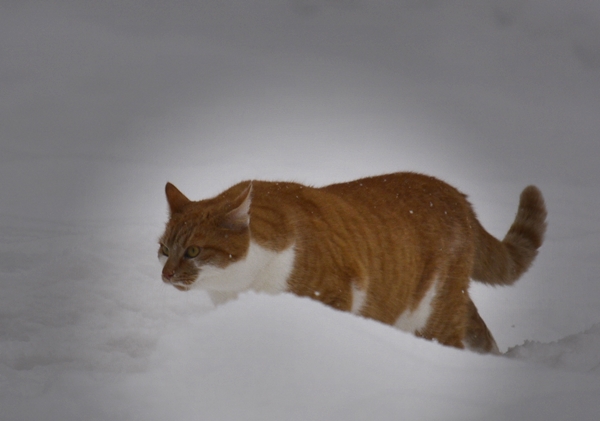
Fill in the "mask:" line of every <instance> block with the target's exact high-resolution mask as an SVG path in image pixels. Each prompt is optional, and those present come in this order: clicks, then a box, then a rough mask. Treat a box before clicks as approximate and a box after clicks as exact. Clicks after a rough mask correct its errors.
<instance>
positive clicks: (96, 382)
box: [0, 0, 600, 421]
mask: <svg viewBox="0 0 600 421" xmlns="http://www.w3.org/2000/svg"><path fill="white" fill-rule="evenodd" d="M165 4H166V3H165ZM0 81H1V82H2V90H0V128H1V129H0V197H1V198H2V202H1V204H0V408H2V410H1V412H2V417H1V418H2V419H6V420H11V421H12V420H38V419H43V420H81V419H85V420H113V419H119V420H138V419H139V420H145V421H152V420H164V419H174V420H199V419H206V420H237V419H243V420H253V419H256V420H258V419H260V420H265V419H286V420H288V419H289V420H295V419H298V420H307V419H323V420H361V419H377V420H388V419H389V420H392V419H394V420H395V419H406V420H481V419H486V420H506V419H527V420H545V421H546V420H564V419H579V420H595V419H597V414H598V413H600V403H599V402H598V399H597V397H598V395H599V394H600V369H599V368H598V367H600V282H599V279H598V273H599V272H600V263H599V262H600V247H599V245H600V244H599V243H600V217H599V216H598V215H600V199H599V198H598V194H597V183H598V180H599V179H600V169H599V168H600V167H599V166H598V164H597V161H598V157H599V156H600V142H599V141H598V133H600V119H598V110H600V7H599V6H598V3H597V2H595V1H589V0H573V1H570V2H562V1H557V0H544V1H542V0H526V1H522V0H521V1H516V0H485V1H475V0H448V1H445V2H441V1H417V0H403V1H384V0H375V1H368V2H367V1H361V0H290V1H274V0H244V1H241V0H227V1H223V0H220V1H216V0H204V1H202V2H196V1H192V0H178V1H174V2H170V3H169V4H168V7H167V6H163V5H162V4H161V3H159V2H142V1H141V0H120V1H118V2H117V1H104V2H94V3H85V2H74V1H70V0H47V1H44V2H42V1H39V0H25V1H20V2H4V3H3V4H2V5H0ZM399 170H415V171H420V172H423V173H427V174H430V175H435V176H438V177H440V178H442V179H444V180H446V181H448V182H449V183H451V184H453V185H455V186H456V187H458V188H459V189H461V190H462V191H463V192H465V193H467V194H468V195H469V197H470V200H471V202H472V203H473V204H474V206H475V208H476V210H477V213H478V215H479V217H480V220H481V221H482V223H483V224H484V226H486V227H487V228H488V230H489V231H490V232H492V233H493V234H494V235H497V236H502V235H503V234H504V233H505V232H506V230H507V229H508V227H509V225H510V223H511V221H512V218H513V217H514V214H515V212H516V207H517V200H518V195H519V193H520V191H521V190H522V189H523V188H524V187H525V186H526V185H528V184H536V185H538V186H539V187H540V188H541V190H542V192H543V193H544V195H545V198H546V201H547V204H548V210H549V231H548V235H547V239H546V243H545V244H544V246H543V247H542V249H541V252H540V255H539V257H538V258H537V260H536V262H535V264H534V267H533V268H532V269H531V270H530V271H529V272H528V273H527V274H526V275H525V276H524V277H523V278H522V279H521V280H520V281H519V282H518V283H517V284H516V285H515V286H513V287H509V288H490V287H485V286H482V285H478V284H474V285H473V287H472V289H471V294H472V296H473V299H474V301H475V302H476V304H477V306H478V308H479V310H480V313H481V315H482V317H483V318H484V320H485V321H486V322H487V324H488V326H489V327H490V330H491V331H492V333H493V334H494V336H495V338H496V341H497V342H498V345H499V347H500V349H501V351H503V352H506V354H505V355H504V356H500V357H497V356H482V355H478V354H475V353H471V352H468V351H459V350H455V349H450V348H447V347H443V346H440V345H439V344H436V343H433V342H428V341H425V340H422V339H418V338H415V337H413V336H411V335H409V334H406V333H403V332H401V331H398V330H396V329H393V328H392V327H389V326H384V325H381V324H378V323H376V322H373V321H370V320H365V319H362V318H360V317H357V316H355V315H352V314H349V313H341V312H337V311H335V310H332V309H330V308H327V307H325V306H322V305H320V304H318V303H316V302H314V301H311V300H308V299H301V298H298V297H294V296H291V295H287V294H283V295H278V296H268V295H260V294H252V293H248V294H243V295H242V296H240V298H239V299H238V300H236V301H234V302H230V303H227V304H225V305H222V306H219V307H217V308H214V307H213V306H212V304H211V303H210V300H209V299H208V297H207V296H206V294H204V293H203V292H201V291H190V292H187V293H183V292H180V291H177V290H175V289H174V288H171V287H169V286H167V285H165V284H163V283H162V281H161V280H160V265H159V263H158V260H157V259H156V249H157V239H158V237H159V235H160V234H161V231H162V229H163V226H164V223H165V222H166V218H167V207H166V201H165V199H164V193H163V189H164V185H165V183H166V181H171V182H173V183H174V184H175V185H177V186H178V187H179V188H180V189H181V190H182V191H183V192H184V193H185V194H186V195H188V196H189V197H190V198H193V199H199V198H204V197H208V196H211V195H213V194H216V193H218V192H219V191H221V190H222V189H224V188H226V187H229V186H230V185H232V184H233V183H236V182H238V181H240V180H243V179H249V178H262V179H271V180H294V181H298V182H303V183H308V184H314V185H324V184H329V183H332V182H338V181H344V180H351V179H355V178H358V177H361V176H367V175H375V174H381V173H386V172H392V171H399Z"/></svg>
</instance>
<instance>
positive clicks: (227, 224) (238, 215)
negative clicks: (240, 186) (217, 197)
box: [219, 181, 252, 231]
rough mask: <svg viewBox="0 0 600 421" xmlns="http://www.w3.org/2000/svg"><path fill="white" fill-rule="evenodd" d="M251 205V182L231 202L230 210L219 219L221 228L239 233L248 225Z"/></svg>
mask: <svg viewBox="0 0 600 421" xmlns="http://www.w3.org/2000/svg"><path fill="white" fill-rule="evenodd" d="M251 203H252V181H251V182H249V183H248V186H247V187H246V188H245V189H244V191H243V192H242V193H241V194H240V195H239V196H238V197H236V198H235V199H234V200H233V202H231V204H230V205H231V206H232V207H233V209H232V210H230V211H229V212H227V214H225V216H224V217H223V219H221V221H220V224H219V225H221V227H223V228H227V229H230V230H235V231H241V230H243V229H246V228H248V225H250V204H251Z"/></svg>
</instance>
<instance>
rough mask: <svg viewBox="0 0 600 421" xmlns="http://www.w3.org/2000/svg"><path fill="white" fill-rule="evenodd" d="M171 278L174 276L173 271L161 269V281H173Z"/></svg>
mask: <svg viewBox="0 0 600 421" xmlns="http://www.w3.org/2000/svg"><path fill="white" fill-rule="evenodd" d="M173 276H175V271H174V270H172V269H171V270H166V269H163V271H162V277H163V281H165V282H167V281H170V280H171V279H173Z"/></svg>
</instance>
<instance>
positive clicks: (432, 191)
mask: <svg viewBox="0 0 600 421" xmlns="http://www.w3.org/2000/svg"><path fill="white" fill-rule="evenodd" d="M166 195H167V201H168V203H169V208H170V219H169V221H168V223H167V226H166V230H165V233H164V234H163V236H162V237H161V239H160V248H159V252H158V253H159V259H160V260H161V261H162V263H163V264H164V267H163V270H162V279H163V281H164V282H166V283H168V284H171V285H173V286H174V287H176V288H177V289H180V290H183V291H186V290H189V289H190V288H196V287H197V288H202V289H204V290H206V291H208V293H209V294H210V296H211V298H212V300H213V302H215V303H216V304H218V303H220V302H223V301H226V300H229V299H231V298H234V297H236V296H237V294H238V293H239V292H241V291H246V290H254V291H264V292H268V293H278V292H284V291H289V292H292V293H294V294H297V295H299V296H307V297H311V298H314V299H315V300H319V301H321V302H323V303H325V304H328V305H330V306H331V307H333V308H336V309H339V310H344V311H351V312H353V313H356V314H360V315H362V316H364V317H370V318H372V319H375V320H379V321H381V322H383V323H387V324H390V325H394V326H396V327H398V328H400V329H402V330H405V331H409V332H412V333H414V334H416V335H417V336H420V337H424V338H429V339H433V340H436V341H438V342H440V343H442V344H446V345H451V346H455V347H457V348H464V347H467V348H470V349H472V350H476V351H479V352H495V353H497V352H498V348H497V346H496V343H495V341H494V338H493V337H492V335H491V333H490V332H489V330H488V329H487V327H486V325H485V323H484V322H483V320H482V319H481V317H480V316H479V313H478V312H477V308H476V307H475V305H474V304H473V302H472V301H471V299H470V298H469V292H468V289H469V280H470V279H471V278H472V279H474V280H477V281H480V282H484V283H486V284H490V285H510V284H512V283H514V282H515V281H516V280H517V279H518V278H519V277H520V276H521V274H523V272H525V271H526V270H527V269H528V268H529V266H530V265H531V263H532V261H533V259H534V258H535V256H536V254H537V249H538V248H539V247H540V246H541V244H542V241H543V236H544V232H545V228H546V222H545V219H546V209H545V205H544V200H543V198H542V194H541V193H540V191H539V190H538V189H537V188H536V187H534V186H529V187H527V188H526V189H525V190H523V193H521V200H520V203H519V210H518V212H517V216H516V219H515V221H514V223H513V224H512V226H511V227H510V229H509V231H508V233H507V234H506V237H505V238H504V240H502V241H499V240H497V239H495V238H494V237H493V236H491V235H490V234H488V233H487V231H485V229H484V228H483V227H482V226H481V225H480V224H479V222H478V221H477V218H476V216H475V213H474V211H473V209H472V208H471V205H470V204H469V202H468V201H467V199H466V196H465V195H463V194H462V193H460V192H458V191H457V190H456V189H455V188H453V187H451V186H449V185H448V184H446V183H444V182H442V181H440V180H437V179H435V178H432V177H428V176H424V175H420V174H415V173H396V174H388V175H382V176H378V177H370V178H365V179H361V180H356V181H352V182H349V183H341V184H333V185H330V186H326V187H322V188H313V187H307V186H303V185H301V184H296V183H276V182H266V181H245V182H242V183H239V184H237V185H235V186H233V187H231V188H229V189H228V190H226V191H225V192H223V193H221V194H220V195H218V196H217V197H215V198H212V199H207V200H202V201H199V202H193V201H190V200H189V199H188V198H187V197H185V196H184V195H183V194H182V193H181V192H180V191H179V190H177V188H176V187H175V186H173V185H172V184H170V183H167V185H166Z"/></svg>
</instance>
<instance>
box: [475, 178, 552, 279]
mask: <svg viewBox="0 0 600 421" xmlns="http://www.w3.org/2000/svg"><path fill="white" fill-rule="evenodd" d="M546 216H547V212H546V205H545V204H544V198H543V196H542V192H541V191H540V190H539V189H538V188H537V187H535V186H529V187H526V188H525V190H523V192H522V193H521V199H520V201H519V210H518V211H517V216H516V217H515V220H514V222H513V224H512V226H511V227H510V229H509V230H508V233H507V234H506V236H505V237H504V239H503V240H502V241H499V240H497V239H496V238H494V237H493V236H492V235H490V234H489V233H488V232H487V231H486V230H485V229H484V228H483V227H482V226H481V225H480V224H477V225H478V228H479V229H478V235H477V240H476V247H477V251H476V256H475V265H474V267H473V273H472V274H471V277H472V278H473V280H475V281H479V282H483V283H485V284H488V285H512V284H513V283H514V282H515V281H516V280H517V279H519V277H520V276H521V275H522V274H523V273H524V272H525V271H527V269H529V267H530V266H531V263H532V262H533V260H534V259H535V256H536V255H537V250H538V248H540V246H541V245H542V242H543V241H544V233H545V232H546Z"/></svg>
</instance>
